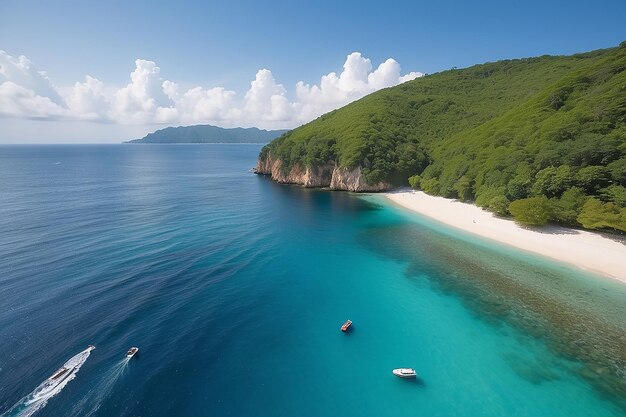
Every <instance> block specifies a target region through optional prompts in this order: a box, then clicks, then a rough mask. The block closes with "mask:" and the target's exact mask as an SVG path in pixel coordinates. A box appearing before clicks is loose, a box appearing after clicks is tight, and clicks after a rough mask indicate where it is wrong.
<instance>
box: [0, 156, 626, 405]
mask: <svg viewBox="0 0 626 417" xmlns="http://www.w3.org/2000/svg"><path fill="white" fill-rule="evenodd" d="M259 150H260V146H259V145H223V144H221V145H148V144H143V145H56V146H39V145H37V146H35V145H33V146H0V415H1V416H2V417H6V416H17V415H20V416H27V415H36V416H42V417H43V416H51V417H61V416H63V417H65V416H81V417H85V416H100V417H122V416H144V417H148V416H154V417H158V416H180V417H184V416H189V417H197V416H272V417H277V416H303V417H306V416H361V417H363V416H394V417H401V416H429V417H433V416H468V417H475V416H550V417H554V416H568V417H574V416H581V417H589V416H595V417H602V416H624V415H626V377H625V373H624V372H625V369H626V367H625V364H626V319H625V318H626V285H623V284H620V283H618V282H615V281H613V280H611V279H608V278H603V277H598V276H593V275H588V274H586V273H584V272H582V271H579V270H577V269H575V268H573V267H569V266H566V265H562V264H559V263H555V262H552V261H550V260H547V259H543V258H541V257H539V256H534V255H530V254H527V253H524V252H519V251H517V250H514V249H512V248H509V247H505V246H501V245H497V244H495V243H492V242H489V241H485V240H481V239H478V238H476V237H473V236H470V235H466V234H464V233H462V232H459V231H456V230H453V229H449V228H447V227H446V226H444V225H441V224H438V223H435V222H432V221H430V220H428V219H426V218H423V217H420V216H418V215H415V214H412V213H409V212H407V211H404V210H403V209H400V208H397V207H395V206H393V205H392V204H390V203H389V202H387V201H386V200H385V199H384V197H382V196H377V195H356V194H350V193H343V192H329V191H324V190H311V189H303V188H300V187H295V186H286V185H279V184H275V183H273V182H272V181H270V180H268V179H267V178H265V177H262V176H256V175H254V174H252V173H250V172H249V169H250V168H251V167H253V166H254V164H255V160H256V156H257V154H258V152H259ZM347 319H351V320H352V321H353V322H354V324H353V327H352V331H351V332H349V333H347V334H344V333H342V332H341V331H340V330H339V328H340V326H341V325H342V323H343V322H344V321H345V320H347ZM89 344H93V345H95V346H96V349H95V350H93V351H91V352H86V353H85V352H83V351H84V350H85V349H86V348H87V346H88V345H89ZM131 346H138V347H139V348H140V351H139V354H138V355H137V357H136V358H134V359H132V360H130V361H127V360H125V359H124V356H125V352H126V351H127V350H128V348H129V347H131ZM68 361H69V362H68ZM66 362H68V363H80V366H79V367H78V368H79V369H74V370H73V371H72V372H73V374H72V377H71V378H69V379H70V380H69V381H67V382H66V383H64V384H62V385H63V386H59V387H55V388H49V389H48V388H46V389H44V388H45V387H46V386H47V385H46V379H47V378H48V377H49V376H50V375H52V373H54V372H55V371H56V370H57V369H58V368H60V367H61V366H62V365H63V364H64V363H66ZM398 367H412V368H415V369H416V370H417V372H418V374H419V378H418V379H416V380H401V379H399V378H396V377H394V376H393V375H392V374H391V370H392V369H393V368H398ZM41 384H43V387H44V388H38V387H41V386H42V385H41ZM37 389H38V390H37ZM46 390H47V391H46Z"/></svg>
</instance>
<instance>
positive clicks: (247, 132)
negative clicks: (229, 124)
mask: <svg viewBox="0 0 626 417" xmlns="http://www.w3.org/2000/svg"><path fill="white" fill-rule="evenodd" d="M286 132H287V130H264V129H257V128H256V127H250V128H242V127H236V128H234V129H224V128H221V127H217V126H211V125H196V126H178V127H166V128H165V129H160V130H157V131H156V132H153V133H149V134H147V135H146V136H144V137H143V138H141V139H135V140H130V141H128V142H127V143H267V142H269V141H271V140H273V139H276V138H277V137H279V136H280V135H282V134H283V133H286Z"/></svg>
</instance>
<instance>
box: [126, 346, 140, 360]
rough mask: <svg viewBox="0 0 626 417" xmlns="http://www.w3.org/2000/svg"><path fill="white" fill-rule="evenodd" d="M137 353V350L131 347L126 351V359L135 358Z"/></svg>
mask: <svg viewBox="0 0 626 417" xmlns="http://www.w3.org/2000/svg"><path fill="white" fill-rule="evenodd" d="M137 352H139V348H138V347H134V346H133V347H131V348H130V349H128V352H126V357H127V358H128V359H131V358H132V357H133V356H135V354H136V353H137Z"/></svg>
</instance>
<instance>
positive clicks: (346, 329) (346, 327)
mask: <svg viewBox="0 0 626 417" xmlns="http://www.w3.org/2000/svg"><path fill="white" fill-rule="evenodd" d="M350 326H352V320H347V321H346V322H345V323H344V324H343V326H341V331H342V332H344V333H345V332H347V331H348V329H349V328H350Z"/></svg>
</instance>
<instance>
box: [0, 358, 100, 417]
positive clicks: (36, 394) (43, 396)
mask: <svg viewBox="0 0 626 417" xmlns="http://www.w3.org/2000/svg"><path fill="white" fill-rule="evenodd" d="M93 349H94V348H93V347H91V346H90V347H88V348H87V349H85V350H83V351H82V352H80V353H79V354H77V355H74V356H72V357H71V358H70V359H69V360H68V361H67V362H65V364H63V366H62V367H61V368H60V369H59V370H58V371H57V372H55V373H54V374H53V375H52V376H50V377H49V378H48V379H46V380H45V381H44V382H42V383H41V384H39V386H38V387H37V388H35V390H34V391H33V392H31V393H30V394H28V395H27V396H25V397H24V398H22V399H21V400H20V401H18V402H17V404H15V405H14V406H13V407H11V408H10V409H9V410H8V411H6V412H5V413H3V414H2V415H0V417H29V416H32V415H33V414H35V413H36V412H37V411H38V410H40V409H42V408H43V407H45V406H46V404H47V403H48V400H49V399H50V398H52V397H54V396H55V395H57V394H58V393H59V392H61V391H62V390H63V388H64V387H65V386H66V385H67V384H68V382H70V381H71V380H72V379H74V378H75V377H76V374H77V373H78V371H79V370H80V368H81V366H83V364H84V363H85V361H86V360H87V358H88V357H89V355H90V354H91V351H92V350H93Z"/></svg>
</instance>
